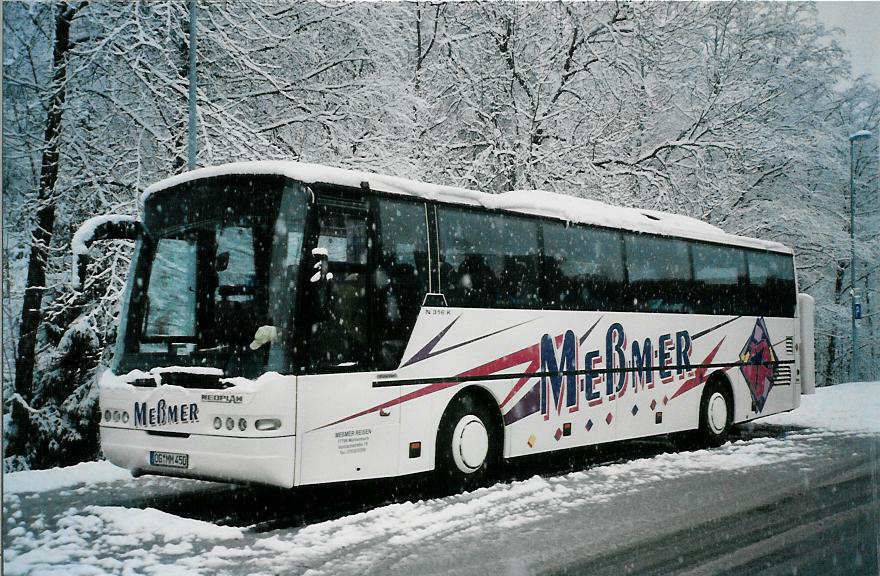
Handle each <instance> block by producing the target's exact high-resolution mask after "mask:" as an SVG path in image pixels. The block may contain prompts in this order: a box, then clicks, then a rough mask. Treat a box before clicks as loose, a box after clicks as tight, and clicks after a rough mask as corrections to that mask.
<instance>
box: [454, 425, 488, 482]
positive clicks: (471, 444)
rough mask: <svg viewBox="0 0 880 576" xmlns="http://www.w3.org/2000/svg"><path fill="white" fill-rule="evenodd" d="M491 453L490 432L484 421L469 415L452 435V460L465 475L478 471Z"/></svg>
mask: <svg viewBox="0 0 880 576" xmlns="http://www.w3.org/2000/svg"><path fill="white" fill-rule="evenodd" d="M488 453H489V432H488V431H487V430H486V426H485V425H484V424H483V422H482V420H480V419H479V418H477V417H476V416H474V415H473V414H468V415H467V416H465V417H464V418H462V419H461V420H459V421H458V424H457V425H456V426H455V430H454V431H453V433H452V458H453V460H455V465H456V466H458V469H459V470H461V471H462V472H464V473H465V474H470V473H471V472H475V471H477V470H478V469H479V468H480V466H482V465H483V462H485V461H486V454H488Z"/></svg>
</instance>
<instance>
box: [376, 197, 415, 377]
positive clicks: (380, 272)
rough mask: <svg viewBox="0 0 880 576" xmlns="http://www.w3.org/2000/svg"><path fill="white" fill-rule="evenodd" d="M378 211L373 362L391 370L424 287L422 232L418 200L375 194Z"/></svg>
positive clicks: (407, 337) (404, 344) (403, 343)
mask: <svg viewBox="0 0 880 576" xmlns="http://www.w3.org/2000/svg"><path fill="white" fill-rule="evenodd" d="M378 215H379V218H378V220H379V223H378V239H379V250H378V259H377V260H378V261H377V265H376V270H375V272H374V275H373V276H374V282H375V288H376V290H375V292H374V307H373V310H374V312H373V319H374V322H373V330H374V331H375V341H376V345H377V347H378V348H377V350H376V359H377V365H378V366H377V367H378V369H379V370H391V369H394V368H397V366H398V365H400V358H401V356H402V355H403V351H404V349H405V348H406V344H407V342H408V341H409V336H410V333H411V332H412V329H413V326H414V325H415V322H416V318H417V317H418V314H419V310H420V309H421V305H422V301H423V300H424V298H425V294H427V292H428V242H427V238H428V232H427V225H426V222H425V206H424V204H422V203H419V202H407V201H400V200H396V199H388V198H380V199H379V200H378Z"/></svg>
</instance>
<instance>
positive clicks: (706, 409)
mask: <svg viewBox="0 0 880 576" xmlns="http://www.w3.org/2000/svg"><path fill="white" fill-rule="evenodd" d="M732 426H733V397H732V395H731V393H730V387H729V386H726V383H725V382H722V381H721V380H718V379H712V380H710V381H709V382H707V383H706V387H705V389H704V390H703V396H702V398H701V399H700V427H699V429H698V433H699V439H700V441H701V443H702V444H708V445H709V446H721V445H722V444H724V443H725V442H727V438H728V436H729V435H730V429H731V427H732Z"/></svg>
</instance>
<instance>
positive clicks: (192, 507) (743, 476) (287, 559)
mask: <svg viewBox="0 0 880 576" xmlns="http://www.w3.org/2000/svg"><path fill="white" fill-rule="evenodd" d="M789 438H790V439H789ZM734 440H740V441H743V442H740V443H739V444H738V445H737V446H743V448H742V450H740V449H739V448H736V447H734V448H722V449H718V450H720V451H721V452H720V453H716V452H712V451H709V452H700V453H693V454H691V453H686V452H685V453H680V454H677V455H673V456H672V457H671V458H667V459H666V460H663V462H666V464H665V466H666V468H665V469H664V471H663V472H662V473H660V474H657V475H655V474H654V473H653V466H654V463H655V462H657V463H658V465H659V463H661V460H659V459H662V458H664V457H663V456H659V455H662V454H664V453H668V452H670V451H673V450H674V447H673V446H672V444H671V443H670V442H669V441H668V440H667V439H665V438H657V439H650V440H642V441H634V442H624V443H619V444H615V445H609V446H603V447H601V448H591V449H587V450H582V451H577V452H572V453H566V454H561V455H556V456H553V457H550V458H539V459H534V460H531V461H526V462H518V463H517V465H516V466H509V467H508V468H507V469H506V470H505V472H504V475H503V477H502V479H501V483H500V484H498V485H496V486H494V487H492V488H490V489H489V490H488V491H483V492H482V493H481V494H480V495H478V497H474V496H468V495H464V496H456V495H453V496H449V495H445V494H444V491H443V489H442V488H438V487H436V486H434V485H433V483H432V482H431V481H430V478H429V477H425V476H419V477H412V478H406V479H403V480H401V479H398V480H395V481H382V482H370V483H355V484H343V485H333V486H323V487H317V488H310V489H303V490H298V491H293V492H290V491H280V490H273V489H263V488H254V487H243V486H229V485H223V484H213V483H194V482H189V481H187V482H177V481H174V480H169V479H157V480H155V481H154V480H146V481H145V480H144V479H139V480H137V481H132V482H128V483H127V482H125V481H122V482H114V483H112V484H111V485H108V486H104V487H100V488H97V489H95V488H88V487H85V488H82V489H79V490H64V491H58V492H52V493H46V494H42V495H41V496H40V497H39V498H22V499H21V500H20V502H17V503H16V505H15V506H16V507H15V509H14V511H15V512H16V513H17V512H20V515H19V518H18V523H19V524H20V525H23V526H27V525H28V524H29V522H31V521H32V519H33V518H36V517H37V516H38V515H39V517H41V518H45V519H51V518H53V517H55V516H57V517H59V518H60V517H61V516H62V515H63V514H64V513H65V512H64V511H65V510H69V509H70V508H71V507H77V508H79V509H83V508H84V507H86V506H89V505H99V506H123V507H128V508H148V507H150V508H158V509H160V510H163V511H165V512H169V513H171V514H174V515H176V516H180V517H185V518H193V519H199V520H207V521H210V522H212V523H215V524H224V525H230V526H239V527H247V530H246V538H245V539H244V541H242V540H238V541H235V542H234V543H230V544H227V546H238V547H241V548H243V549H244V548H247V549H249V550H251V551H261V552H260V553H261V554H264V555H265V557H263V558H261V557H260V556H259V555H256V556H253V557H252V560H251V561H248V562H241V563H240V564H238V565H234V566H230V567H227V568H224V569H223V570H222V571H220V572H221V573H224V574H249V573H251V572H260V573H276V574H281V573H283V574H297V573H302V572H305V571H308V570H312V571H314V572H315V573H317V574H320V573H324V574H383V575H384V574H405V575H411V574H418V575H419V576H430V575H433V574H436V575H441V574H443V575H445V574H475V575H480V576H485V575H486V574H487V573H491V574H493V576H494V575H499V576H500V575H510V576H521V575H532V574H534V575H544V574H546V575H580V574H589V575H601V574H614V575H619V574H687V575H701V574H706V575H715V574H767V575H776V574H797V575H804V574H807V575H810V574H816V575H823V576H824V575H834V574H841V575H862V574H864V575H872V576H873V575H877V574H880V568H878V539H880V503H878V502H880V501H878V490H880V461H878V454H880V438H878V437H869V436H854V435H832V434H812V435H811V434H809V433H808V434H804V433H802V432H801V431H799V430H797V429H790V428H783V427H778V426H769V425H760V424H759V425H755V426H750V427H748V428H745V429H741V430H738V431H737V433H736V436H735V437H734ZM768 441H770V442H772V446H775V447H776V449H778V447H779V446H783V449H782V450H783V451H782V452H780V454H781V456H780V458H778V461H777V459H776V458H775V456H774V457H770V458H764V459H761V460H760V463H759V464H755V465H747V466H744V467H742V468H741V469H740V468H737V467H736V466H733V467H731V466H729V465H728V466H727V468H726V469H725V468H724V467H721V468H719V469H718V470H715V469H712V468H711V466H710V467H709V469H708V471H707V470H706V469H702V470H700V471H699V473H691V472H689V471H688V470H682V471H681V472H680V473H676V471H675V470H674V469H672V470H670V469H669V466H670V463H671V465H672V466H673V467H674V466H675V465H676V463H677V462H679V461H681V462H682V463H684V464H687V463H688V462H694V461H695V462H697V463H699V462H700V461H702V460H707V461H708V460H712V459H713V457H715V456H717V455H718V454H723V455H724V458H733V459H736V458H740V459H742V458H756V457H758V456H760V453H756V452H755V449H758V450H760V449H763V448H762V447H763V446H765V445H766V446H768V447H769V446H771V444H770V443H769V442H768ZM788 443H790V444H791V446H792V450H791V451H790V452H791V453H789V452H786V450H788V449H787V448H785V447H786V446H787V445H788ZM749 449H751V450H752V452H748V450H749ZM738 450H740V452H741V453H740V452H738ZM786 454H788V456H786ZM791 454H794V456H792V455H791ZM690 456H693V457H692V458H691V457H690ZM734 462H738V461H737V460H734ZM621 470H622V472H620V471H621ZM610 471H613V473H612V472H610ZM535 474H538V475H539V476H540V478H538V479H536V480H534V482H533V483H535V484H541V483H542V482H543V483H545V484H547V483H549V484H551V485H553V486H557V488H558V487H559V486H562V487H564V488H565V490H562V491H559V490H557V492H552V491H551V496H550V497H551V498H553V497H555V496H552V494H556V493H559V494H568V495H569V496H567V498H571V502H554V501H552V500H546V501H541V500H536V499H535V498H534V494H531V495H529V497H530V498H532V500H528V502H531V503H528V502H527V503H526V504H519V503H520V502H521V500H519V499H520V498H521V496H520V492H518V490H519V491H522V490H523V488H522V487H523V485H524V484H525V485H526V487H528V481H529V479H530V478H532V477H533V476H534V475H535ZM524 480H525V481H526V482H525V483H524V482H522V481H524ZM554 483H555V484H554ZM566 490H567V491H566ZM572 490H574V491H582V492H583V493H584V495H586V496H589V495H590V493H591V492H593V491H595V492H596V494H598V496H596V497H594V498H592V497H588V498H574V497H572V496H571V494H572ZM477 500H479V501H480V502H482V504H481V505H482V508H480V506H476V505H475V504H474V502H475V501H477ZM496 501H497V506H496V504H495V502H496ZM487 502H488V503H489V504H488V505H487V504H486V503H487ZM395 503H397V504H395ZM401 503H414V504H412V505H414V506H416V507H415V508H414V509H413V514H421V515H423V516H424V518H425V520H424V522H423V523H421V524H419V523H418V519H416V522H415V524H414V528H413V529H412V531H418V532H419V534H423V536H419V537H418V538H405V537H404V538H401V536H405V534H402V533H400V532H398V533H397V536H393V535H391V534H392V532H393V530H394V529H393V527H392V528H387V527H386V528H383V529H380V530H378V531H377V529H376V526H377V525H379V526H381V525H382V523H381V521H382V518H383V514H384V512H383V510H385V509H386V508H387V509H388V510H392V511H393V510H394V506H388V505H389V504H394V505H396V506H398V507H399V506H401V505H404V506H405V505H407V504H401ZM4 508H5V506H4ZM10 510H13V509H12V508H10ZM498 510H501V511H502V514H500V515H499V513H498ZM508 512H509V517H507V515H508ZM468 515H470V516H472V517H468V518H462V517H461V516H468ZM376 518H378V519H379V521H380V522H379V523H378V524H377V523H376ZM388 518H391V519H392V520H393V518H394V516H393V513H392V512H389V513H388ZM400 518H405V519H406V520H407V521H409V520H410V518H409V517H408V516H405V515H403V516H400V517H398V519H400ZM392 520H388V519H385V520H384V522H385V524H386V525H387V524H388V523H389V522H391V521H392ZM371 522H372V523H371ZM433 522H436V525H432V523H433ZM306 529H308V530H306ZM309 530H311V531H313V532H317V533H318V534H319V536H320V538H319V539H318V540H317V541H318V542H320V543H322V544H326V542H325V541H329V542H330V543H331V544H332V540H333V539H334V538H336V537H337V535H338V534H340V533H345V534H346V535H347V536H346V537H347V538H348V539H349V540H350V542H347V543H345V544H340V545H338V546H332V545H331V546H328V547H327V549H326V551H324V552H321V551H318V552H315V553H312V552H311V551H310V549H309V545H308V544H307V545H305V547H302V542H306V543H308V542H309V537H308V536H303V535H304V534H307V532H308V531H309ZM359 530H362V531H364V532H372V533H374V535H373V536H371V535H369V534H367V535H363V534H359V533H358V531H359ZM382 530H388V532H382ZM311 537H312V538H314V536H311ZM265 539H269V540H273V541H276V540H277V541H278V542H281V544H280V545H279V546H278V547H274V546H273V547H272V548H270V549H268V550H264V549H263V548H261V547H260V546H261V544H260V541H261V540H265ZM287 543H290V545H291V547H292V548H296V547H297V546H301V547H302V550H305V552H304V553H301V554H299V555H298V556H297V555H296V554H294V553H291V554H290V555H288V556H285V553H286V552H284V551H285V550H286V548H285V546H286V544H287ZM9 544H10V541H8V540H7V538H6V536H5V534H4V545H5V546H7V547H8V545H9ZM212 546H213V544H211V543H206V544H205V545H204V546H203V547H202V548H199V545H198V544H196V547H195V549H194V550H193V552H192V553H191V554H190V555H191V556H193V557H197V556H198V555H199V554H203V555H204V557H206V558H208V557H210V555H211V547H212ZM113 550H114V552H113V553H114V554H119V555H120V556H123V555H124V554H123V552H124V550H117V549H113ZM279 550H281V552H280V553H279V552H278V551H279ZM168 561H169V562H173V561H174V559H173V558H169V559H168ZM198 573H205V574H210V573H213V572H212V571H211V570H208V569H206V570H205V571H204V572H201V571H198Z"/></svg>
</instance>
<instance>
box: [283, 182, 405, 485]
mask: <svg viewBox="0 0 880 576" xmlns="http://www.w3.org/2000/svg"><path fill="white" fill-rule="evenodd" d="M315 216H316V217H315V219H314V220H313V225H312V231H313V233H312V234H311V238H312V243H311V246H310V247H309V252H307V256H306V257H307V258H308V257H311V260H310V262H312V264H310V266H309V268H308V271H307V274H306V277H307V278H306V284H307V286H306V289H305V290H306V294H307V297H306V300H305V305H304V309H303V310H302V312H303V317H304V319H305V326H306V329H307V330H308V334H307V335H306V338H307V342H306V344H305V355H304V362H303V363H304V366H302V370H301V373H302V374H303V376H300V377H299V380H298V382H299V384H298V387H297V388H298V391H297V393H298V398H297V405H298V408H297V419H298V430H299V435H300V438H301V444H300V454H301V458H300V466H299V467H297V480H298V483H302V484H310V483H314V482H327V481H340V480H352V479H358V478H371V477H379V476H387V475H393V474H395V473H396V472H397V445H398V436H399V428H400V411H399V409H398V407H397V406H389V407H387V408H377V407H378V406H381V405H383V404H385V403H389V402H392V403H393V401H394V400H396V399H397V397H398V395H399V387H397V386H391V387H373V383H374V382H375V381H376V372H375V371H374V367H375V354H374V352H373V350H372V346H371V341H372V338H371V318H370V311H371V310H372V306H371V305H370V303H371V299H372V298H373V291H374V286H373V282H372V278H373V277H374V274H372V273H371V271H372V270H373V268H375V265H374V254H373V251H374V248H373V247H374V246H375V245H376V243H375V240H374V232H373V230H374V228H373V226H372V225H371V215H370V210H369V207H368V201H367V200H366V199H363V200H359V199H357V198H353V197H352V195H350V194H346V195H344V196H342V195H338V194H333V193H332V191H330V192H329V193H323V194H322V193H319V194H318V195H317V197H316V206H315Z"/></svg>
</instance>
